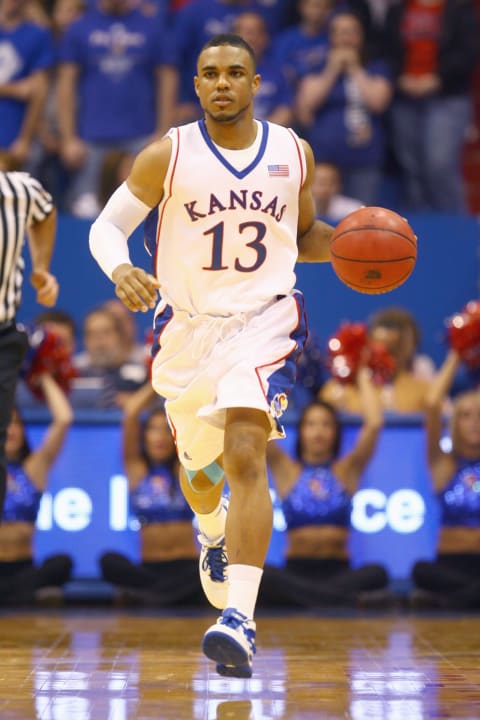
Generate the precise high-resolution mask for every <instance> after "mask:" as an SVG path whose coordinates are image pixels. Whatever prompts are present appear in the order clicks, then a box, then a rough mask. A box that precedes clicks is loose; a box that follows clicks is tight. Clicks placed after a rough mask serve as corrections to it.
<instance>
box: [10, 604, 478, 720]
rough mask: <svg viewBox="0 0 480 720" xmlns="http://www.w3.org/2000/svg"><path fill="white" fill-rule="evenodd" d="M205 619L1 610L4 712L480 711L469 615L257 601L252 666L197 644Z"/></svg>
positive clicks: (246, 717)
mask: <svg viewBox="0 0 480 720" xmlns="http://www.w3.org/2000/svg"><path fill="white" fill-rule="evenodd" d="M214 619H215V615H210V614H209V615H198V616H193V615H192V614H185V615H183V616H182V615H173V614H164V613H160V612H158V613H156V612H154V611H151V612H148V613H147V612H142V611H139V612H118V611H116V610H112V611H106V610H100V611H97V610H91V609H86V610H61V611H57V610H42V611H38V612H35V613H31V612H25V613H23V612H22V613H13V612H6V611H4V612H3V614H2V615H0V677H1V680H0V718H1V720H31V719H35V720H133V719H135V720H150V719H152V720H153V719H155V720H167V719H170V718H171V719H172V720H173V719H175V720H183V719H188V720H220V719H221V720H227V718H228V719H229V720H252V719H255V720H267V719H272V720H273V719H274V718H275V719H276V718H282V719H284V720H287V719H288V720H290V719H291V720H317V718H318V719H319V720H320V719H322V718H328V719H334V718H353V720H367V719H368V720H384V719H386V720H425V719H426V718H447V717H448V718H470V719H471V720H473V719H477V718H480V681H479V666H480V650H479V647H480V616H478V615H461V616H460V615H459V616H454V615H420V614H419V615H416V616H415V615H413V614H408V613H405V614H393V613H392V614H383V615H377V614H375V615H367V614H360V613H358V614H356V613H351V614H349V615H338V614H328V613H327V612H325V613H323V614H318V613H317V614H311V613H308V614H295V615H285V616H280V615H276V616H272V615H261V614H260V615H259V616H258V617H257V638H258V653H257V656H256V658H255V661H254V675H253V678H252V679H251V680H238V679H227V678H221V677H219V676H218V675H216V673H215V671H214V668H213V665H212V664H211V663H210V662H209V661H208V660H207V659H206V658H204V657H203V656H202V655H201V653H200V650H199V647H200V641H201V637H202V634H203V632H204V630H205V629H206V628H207V627H208V625H209V624H210V623H211V621H213V620H214Z"/></svg>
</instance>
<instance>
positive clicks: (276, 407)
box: [270, 393, 288, 418]
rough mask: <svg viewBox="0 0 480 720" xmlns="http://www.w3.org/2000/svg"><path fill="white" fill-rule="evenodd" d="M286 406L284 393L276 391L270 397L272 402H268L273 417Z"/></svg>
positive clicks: (280, 413)
mask: <svg viewBox="0 0 480 720" xmlns="http://www.w3.org/2000/svg"><path fill="white" fill-rule="evenodd" d="M287 407H288V399H287V396H286V395H285V393H277V394H276V395H274V397H273V398H272V402H271V403H270V412H271V413H272V415H273V417H274V418H278V417H280V416H281V415H283V413H284V412H285V410H286V409H287Z"/></svg>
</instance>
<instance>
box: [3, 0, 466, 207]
mask: <svg viewBox="0 0 480 720" xmlns="http://www.w3.org/2000/svg"><path fill="white" fill-rule="evenodd" d="M225 31H233V32H236V33H238V34H240V35H242V36H243V37H244V38H245V39H246V40H247V42H249V43H250V45H251V46H252V48H253V49H254V51H255V54H256V57H257V63H258V71H259V73H260V74H261V76H262V84H261V87H260V91H259V93H258V95H257V97H256V100H255V111H256V115H257V117H258V118H260V119H267V120H272V121H275V122H277V123H280V124H283V125H289V126H292V127H294V128H295V129H296V130H297V131H298V132H299V133H300V134H301V135H302V136H303V137H305V138H306V139H307V140H308V141H309V142H310V144H311V145H312V148H313V151H314V155H315V158H316V161H317V162H318V163H321V164H322V167H323V173H322V174H321V176H322V177H323V182H324V183H325V182H327V180H325V175H326V173H327V169H326V168H328V173H329V174H330V179H329V181H328V182H329V183H333V184H334V185H335V188H336V193H335V195H337V194H342V192H341V188H343V195H344V196H346V197H347V198H353V199H354V200H355V201H357V202H360V203H361V204H369V205H372V204H382V203H381V202H380V201H381V200H382V198H383V197H384V196H383V195H382V193H383V192H384V187H385V182H384V181H385V178H386V177H390V178H391V177H393V178H395V180H396V181H398V182H397V183H396V184H395V183H394V186H395V188H398V190H395V192H394V194H393V198H394V199H393V202H398V204H399V205H403V206H405V207H408V208H411V209H431V210H439V211H452V212H464V211H466V210H467V205H466V200H465V190H464V183H463V178H462V171H461V150H462V146H463V144H464V141H465V138H466V134H467V131H468V129H469V128H471V127H472V123H473V116H472V95H471V82H472V76H473V73H474V70H475V67H476V64H477V61H478V49H477V48H478V42H477V39H478V24H477V23H476V13H475V5H474V1H473V0H381V1H379V0H268V1H267V0H190V1H187V2H167V1H166V0H98V2H94V0H89V1H87V2H82V0H55V1H54V2H52V1H51V0H1V2H0V48H1V50H2V58H3V60H2V63H1V67H0V115H1V117H2V123H1V126H0V151H1V156H0V160H1V163H2V165H3V167H4V168H8V169H12V168H23V169H27V170H29V171H31V172H32V174H33V175H34V176H36V177H38V178H39V179H40V180H41V181H43V183H44V185H45V186H46V188H47V190H49V191H50V192H51V193H52V194H53V196H54V199H55V201H56V203H57V206H58V207H59V208H60V209H61V210H64V211H67V212H72V213H73V214H74V215H77V216H79V217H87V218H90V217H93V216H95V215H96V214H97V212H98V211H99V208H100V207H102V205H103V203H104V201H105V198H106V197H108V196H109V194H110V193H111V191H112V190H113V189H114V188H115V187H116V186H117V185H118V184H119V183H120V182H122V181H123V180H124V179H125V177H126V175H127V174H128V169H129V167H130V165H131V162H132V158H133V156H134V154H136V153H137V152H138V151H139V150H140V149H141V148H142V147H143V146H145V144H147V143H148V142H150V141H152V140H154V139H156V138H160V137H161V136H162V135H163V134H164V133H165V132H166V130H168V128H169V127H171V126H172V125H177V124H182V123H185V122H189V121H192V120H195V119H196V118H198V117H199V114H200V107H199V104H198V103H197V99H196V96H195V92H194V88H193V83H192V77H193V75H194V74H195V72H196V69H195V58H196V56H197V54H198V51H199V49H200V48H201V46H202V45H203V43H204V42H205V41H206V40H207V39H208V38H209V37H211V36H212V35H213V34H216V33H218V32H225ZM319 172H320V171H319ZM318 182H319V183H320V182H321V180H320V179H319V181H318ZM391 199H392V198H391ZM383 204H385V203H383ZM351 207H352V206H351V204H350V201H346V202H343V204H342V198H340V199H339V200H337V199H335V201H334V202H333V204H329V203H327V202H326V201H325V200H323V201H319V207H318V211H319V214H322V215H324V214H325V215H326V216H330V214H332V215H333V216H334V219H336V218H338V215H339V213H340V214H341V213H342V212H347V211H348V209H349V208H351Z"/></svg>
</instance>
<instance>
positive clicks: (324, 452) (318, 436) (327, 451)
mask: <svg viewBox="0 0 480 720" xmlns="http://www.w3.org/2000/svg"><path fill="white" fill-rule="evenodd" d="M340 443H341V426H340V422H339V420H338V416H337V413H336V412H335V409H334V407H333V406H332V405H330V403H327V402H325V401H324V400H314V401H313V402H311V403H309V404H308V405H306V407H305V408H304V409H303V412H302V414H301V416H300V420H299V423H298V436H297V444H296V448H295V450H296V455H297V457H298V459H299V460H301V461H302V462H309V463H315V462H326V461H329V460H333V459H334V458H336V457H337V455H338V453H339V451H340Z"/></svg>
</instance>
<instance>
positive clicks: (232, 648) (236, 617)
mask: <svg viewBox="0 0 480 720" xmlns="http://www.w3.org/2000/svg"><path fill="white" fill-rule="evenodd" d="M255 634H256V625H255V623H254V621H253V620H249V619H248V618H247V617H246V615H243V613H241V612H239V611H238V610H235V608H226V609H225V610H224V611H223V613H222V614H221V615H220V617H219V618H218V620H217V622H216V623H215V625H212V626H211V627H209V628H208V630H207V632H206V633H205V635H204V636H203V641H202V650H203V652H204V654H205V655H206V656H207V657H208V658H210V660H214V661H215V662H216V663H217V672H218V674H219V675H223V676H226V677H238V678H250V677H252V658H253V655H254V654H255V653H256V647H255Z"/></svg>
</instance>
